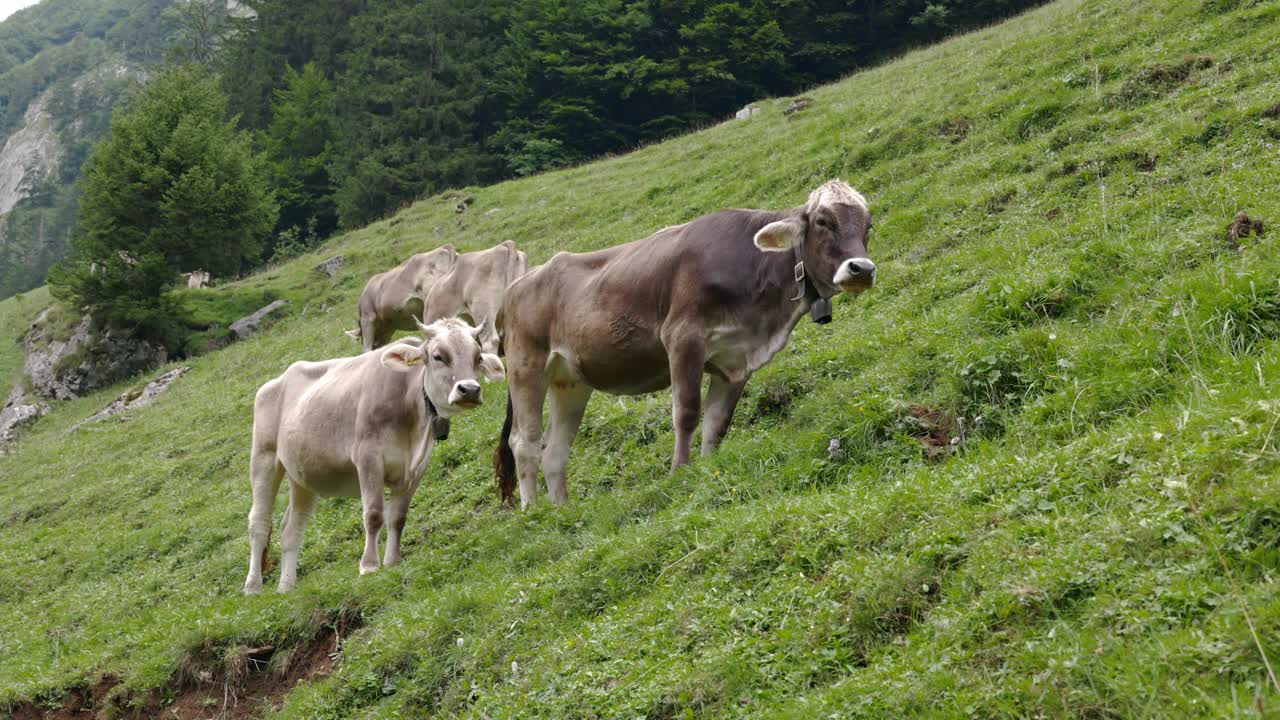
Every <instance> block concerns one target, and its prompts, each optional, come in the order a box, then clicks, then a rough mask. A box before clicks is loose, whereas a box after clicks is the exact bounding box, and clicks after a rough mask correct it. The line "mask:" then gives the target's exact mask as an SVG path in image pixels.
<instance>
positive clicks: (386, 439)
mask: <svg viewBox="0 0 1280 720" xmlns="http://www.w3.org/2000/svg"><path fill="white" fill-rule="evenodd" d="M419 329H420V330H421V331H422V333H423V337H424V339H423V340H417V339H415V338H409V339H406V340H401V341H398V342H395V343H393V344H391V345H390V346H388V347H386V348H384V349H382V350H380V351H377V352H367V353H362V354H360V355H357V356H355V357H349V358H340V359H337V360H327V361H324V362H297V363H294V364H293V365H290V366H289V369H288V370H286V371H285V372H284V374H283V375H281V376H280V377H277V378H275V379H274V380H270V381H268V382H267V383H266V384H265V385H263V386H262V388H261V389H259V390H258V394H257V397H256V398H255V399H254V403H253V450H252V454H251V456H250V460H249V480H250V483H251V485H252V488H253V509H252V510H250V511H249V540H250V551H249V575H248V577H246V578H245V582H244V591H245V592H246V593H257V592H261V591H262V563H263V559H264V556H265V553H266V549H267V544H268V542H269V541H270V537H271V508H272V505H273V504H274V503H275V496H276V492H277V491H278V490H279V488H280V481H281V480H282V479H283V478H285V477H286V476H287V477H288V478H289V506H288V509H287V510H286V511H285V515H284V524H283V527H282V528H281V531H280V536H281V541H280V545H281V562H280V591H281V592H285V591H288V590H290V589H292V588H293V586H294V582H295V580H296V577H297V570H298V555H299V553H300V552H301V549H302V537H303V531H304V529H305V528H306V524H307V521H308V520H309V519H310V518H311V515H312V513H313V511H314V510H315V505H316V498H317V497H319V496H333V495H345V496H357V497H359V498H360V499H361V504H362V506H363V509H364V530H365V544H364V554H363V555H362V556H361V558H360V573H361V574H364V573H367V572H372V571H374V570H377V569H378V567H379V566H380V565H379V562H378V534H379V532H380V531H381V529H382V526H383V524H384V510H383V508H384V500H383V492H384V489H386V490H389V491H390V498H389V499H387V500H386V502H385V507H386V511H385V518H386V526H387V547H386V554H385V556H384V557H383V560H382V564H385V565H395V564H396V563H398V562H399V561H400V533H401V531H402V530H403V529H404V522H405V517H406V515H407V514H408V511H409V501H410V500H411V499H412V498H413V493H414V492H415V491H416V490H417V489H418V483H419V482H421V480H422V475H423V473H424V472H425V471H426V469H427V465H428V463H429V462H430V460H431V450H432V448H433V447H434V445H435V437H434V436H433V434H432V433H431V432H429V428H430V427H431V421H432V419H433V418H434V417H436V416H439V417H443V418H448V417H449V416H451V415H454V414H455V413H458V412H460V411H462V410H467V409H470V408H474V407H478V406H479V405H480V403H481V392H480V383H478V382H476V380H475V377H476V374H477V373H482V374H483V375H484V376H485V378H486V379H489V380H495V379H498V378H500V377H502V376H503V367H502V361H501V360H499V359H498V357H497V356H496V355H489V354H482V353H481V352H480V344H479V343H478V342H477V341H476V335H477V333H478V329H476V328H472V327H470V326H469V325H467V324H466V323H464V322H462V321H460V320H453V319H450V320H441V321H438V322H435V323H432V324H430V325H421V324H419Z"/></svg>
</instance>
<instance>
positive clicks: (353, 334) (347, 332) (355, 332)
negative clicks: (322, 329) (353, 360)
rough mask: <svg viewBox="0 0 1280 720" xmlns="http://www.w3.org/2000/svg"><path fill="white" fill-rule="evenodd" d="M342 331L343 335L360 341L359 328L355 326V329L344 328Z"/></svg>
mask: <svg viewBox="0 0 1280 720" xmlns="http://www.w3.org/2000/svg"><path fill="white" fill-rule="evenodd" d="M342 332H343V334H344V335H346V336H348V337H350V338H351V339H352V340H355V341H356V342H360V328H356V329H355V330H344V331H342Z"/></svg>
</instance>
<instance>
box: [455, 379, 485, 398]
mask: <svg viewBox="0 0 1280 720" xmlns="http://www.w3.org/2000/svg"><path fill="white" fill-rule="evenodd" d="M453 387H454V390H456V391H457V393H458V399H459V400H461V401H463V402H480V383H478V382H476V381H475V380H463V381H461V382H459V383H458V384H457V385H454V386H453Z"/></svg>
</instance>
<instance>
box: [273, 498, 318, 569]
mask: <svg viewBox="0 0 1280 720" xmlns="http://www.w3.org/2000/svg"><path fill="white" fill-rule="evenodd" d="M315 509H316V496H315V494H314V493H312V492H311V491H310V490H308V489H306V488H304V487H302V486H300V485H298V484H296V483H292V482H291V483H289V507H288V509H287V510H285V511H284V526H283V527H281V528H280V586H279V590H280V592H289V591H290V590H292V589H293V586H294V585H295V584H297V582H298V557H299V556H300V555H301V554H302V538H303V535H304V533H305V532H306V530H307V521H308V520H310V519H311V515H312V513H314V512H315Z"/></svg>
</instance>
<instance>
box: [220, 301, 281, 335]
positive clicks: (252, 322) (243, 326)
mask: <svg viewBox="0 0 1280 720" xmlns="http://www.w3.org/2000/svg"><path fill="white" fill-rule="evenodd" d="M288 304H289V301H288V300H276V301H275V302H273V303H271V304H270V305H268V306H266V307H264V308H262V309H261V310H259V311H258V312H256V313H254V314H252V315H245V316H244V317H242V318H240V319H239V320H237V321H235V322H233V323H231V332H233V333H235V334H236V337H238V338H240V339H241V340H243V339H245V338H247V337H249V336H250V335H252V334H254V333H256V332H258V328H259V327H260V326H261V325H262V321H263V320H264V319H266V317H267V316H268V315H271V314H272V313H274V312H275V311H277V310H279V309H280V308H282V307H284V306H285V305H288Z"/></svg>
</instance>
